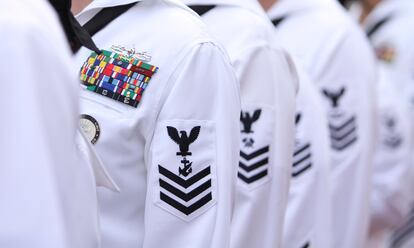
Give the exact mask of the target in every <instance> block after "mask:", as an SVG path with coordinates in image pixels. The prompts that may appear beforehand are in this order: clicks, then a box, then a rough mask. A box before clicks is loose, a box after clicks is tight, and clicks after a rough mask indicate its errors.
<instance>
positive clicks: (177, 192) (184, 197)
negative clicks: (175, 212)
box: [160, 179, 211, 202]
mask: <svg viewBox="0 0 414 248" xmlns="http://www.w3.org/2000/svg"><path fill="white" fill-rule="evenodd" d="M160 187H161V188H163V189H165V190H167V191H168V192H170V193H171V194H173V195H175V196H177V197H178V198H180V199H181V200H183V201H185V202H188V201H190V200H192V199H194V198H195V197H197V196H198V195H200V194H201V193H203V192H204V191H206V190H207V189H209V188H210V187H211V179H209V180H208V181H206V182H204V183H203V184H201V185H200V186H198V187H197V188H195V189H194V190H192V191H190V192H188V193H185V192H183V191H181V190H179V189H177V188H176V187H174V186H172V185H171V184H169V183H167V182H166V181H164V180H162V179H160Z"/></svg>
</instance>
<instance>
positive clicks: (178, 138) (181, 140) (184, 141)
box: [167, 126, 201, 157]
mask: <svg viewBox="0 0 414 248" xmlns="http://www.w3.org/2000/svg"><path fill="white" fill-rule="evenodd" d="M200 129H201V127H200V126H196V127H193V128H192V129H191V131H190V135H189V136H188V135H187V132H186V131H180V134H181V135H179V134H178V130H177V129H176V128H175V127H170V126H167V131H168V135H169V136H170V138H171V139H172V140H173V141H174V142H175V143H177V144H178V145H179V148H180V152H177V156H183V157H185V156H191V155H192V154H191V152H189V149H190V144H191V143H193V142H194V141H195V140H196V139H197V138H198V135H199V134H200Z"/></svg>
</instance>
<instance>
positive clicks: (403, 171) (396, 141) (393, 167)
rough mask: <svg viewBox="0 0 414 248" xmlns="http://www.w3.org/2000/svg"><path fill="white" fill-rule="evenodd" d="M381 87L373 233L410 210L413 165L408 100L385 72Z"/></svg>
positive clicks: (394, 224)
mask: <svg viewBox="0 0 414 248" xmlns="http://www.w3.org/2000/svg"><path fill="white" fill-rule="evenodd" d="M380 80H381V82H380V87H379V90H378V105H379V117H380V118H379V140H378V142H377V146H376V151H375V160H374V167H373V177H372V181H373V185H372V193H371V229H370V231H371V233H372V234H375V233H376V232H378V231H382V230H387V229H392V228H394V227H396V226H397V225H398V224H399V223H401V222H402V221H403V219H404V217H405V216H406V215H407V214H408V213H409V210H410V204H411V202H412V197H411V192H412V182H411V180H412V175H413V169H412V164H411V160H410V156H411V155H410V150H411V149H410V147H411V143H412V130H411V126H410V117H409V116H410V115H409V112H408V108H407V104H406V103H405V102H404V101H403V100H402V99H401V98H399V97H398V93H397V91H396V89H395V88H394V87H395V84H392V83H391V81H388V78H387V77H386V74H385V73H382V75H381V77H380Z"/></svg>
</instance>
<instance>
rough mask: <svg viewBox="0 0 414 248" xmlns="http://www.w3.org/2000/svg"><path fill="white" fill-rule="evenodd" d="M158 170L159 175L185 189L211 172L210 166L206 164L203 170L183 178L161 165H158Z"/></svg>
mask: <svg viewBox="0 0 414 248" xmlns="http://www.w3.org/2000/svg"><path fill="white" fill-rule="evenodd" d="M158 170H159V172H160V174H161V175H163V176H165V177H167V178H168V179H170V180H171V181H173V182H175V183H176V184H178V185H180V186H181V187H184V188H186V189H187V188H188V187H190V186H191V185H193V184H195V183H197V182H198V181H200V180H201V179H203V178H205V177H206V176H208V175H210V174H211V170H210V166H208V167H207V168H205V169H204V170H202V171H200V172H198V173H197V174H195V175H194V176H192V177H190V178H188V179H183V178H181V177H179V176H177V175H175V174H174V173H172V172H171V171H169V170H167V169H165V168H164V167H162V166H161V165H158Z"/></svg>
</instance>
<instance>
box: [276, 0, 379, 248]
mask: <svg viewBox="0 0 414 248" xmlns="http://www.w3.org/2000/svg"><path fill="white" fill-rule="evenodd" d="M268 14H269V17H270V18H271V19H272V20H274V19H278V18H284V20H283V21H281V22H280V23H279V25H278V26H277V29H276V30H277V34H278V38H279V39H280V40H281V41H282V45H283V46H285V48H287V50H288V51H289V52H291V53H292V54H293V55H295V56H297V57H298V58H299V59H301V60H302V61H303V62H304V66H305V69H307V71H308V72H309V74H310V76H311V79H312V80H313V81H315V83H316V85H317V86H318V87H319V89H320V92H321V94H322V95H323V97H324V102H325V106H326V112H327V114H328V120H329V122H330V125H329V126H330V131H331V147H332V149H331V151H332V161H331V165H332V180H333V183H332V188H333V190H332V202H333V215H332V216H333V228H332V230H333V239H334V243H333V245H332V247H339V248H340V247H344V248H349V247H353V248H359V247H363V245H364V242H365V238H366V233H367V231H368V217H369V188H370V171H371V165H372V159H373V151H374V144H375V139H374V137H375V135H374V134H375V133H374V132H375V124H376V121H375V120H376V115H375V113H376V111H375V97H374V94H375V88H374V83H375V80H376V78H375V66H374V56H373V54H372V52H371V50H370V48H369V45H368V42H367V41H366V39H365V38H364V34H363V33H362V32H361V31H359V30H358V28H357V27H356V25H355V24H354V23H353V22H352V21H351V20H349V18H348V17H347V16H346V13H344V11H343V10H342V9H341V6H340V5H339V4H338V3H337V2H336V1H334V0H281V1H279V2H278V3H277V4H275V5H274V6H273V7H271V8H270V9H269V11H268Z"/></svg>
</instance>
